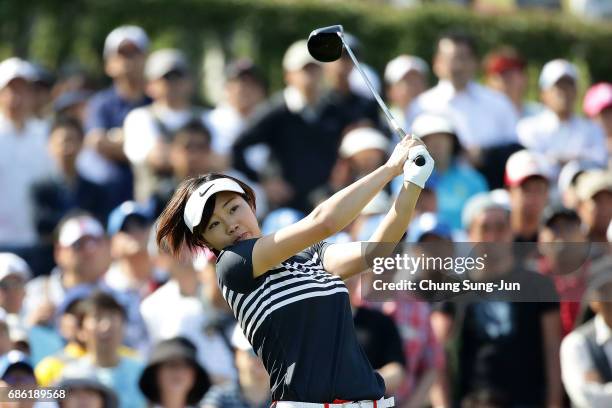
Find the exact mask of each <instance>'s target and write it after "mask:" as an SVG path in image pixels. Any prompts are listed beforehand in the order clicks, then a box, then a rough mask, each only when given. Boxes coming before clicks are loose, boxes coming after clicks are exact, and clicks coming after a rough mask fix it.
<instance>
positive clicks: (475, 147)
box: [407, 33, 517, 188]
mask: <svg viewBox="0 0 612 408" xmlns="http://www.w3.org/2000/svg"><path fill="white" fill-rule="evenodd" d="M477 69H478V56H477V50H476V43H475V41H474V39H473V38H472V37H470V36H468V35H466V34H463V33H447V34H443V35H442V36H441V37H440V39H439V40H438V43H437V47H436V52H435V56H434V62H433V70H434V73H435V74H436V76H437V77H438V78H439V82H438V84H437V85H436V86H435V87H433V88H431V89H430V90H428V91H427V92H425V93H423V94H421V95H420V96H419V97H418V98H417V100H416V101H415V102H414V103H413V104H412V105H411V107H410V109H409V112H408V114H407V117H408V122H409V124H412V121H413V120H414V119H415V118H416V116H417V115H419V114H420V113H423V112H426V113H435V114H438V115H442V116H445V117H447V118H448V119H449V120H450V121H451V122H452V123H453V124H454V126H455V128H456V132H457V136H458V138H459V141H460V142H461V145H462V146H463V148H465V149H466V150H467V152H468V153H469V156H470V158H471V160H472V162H473V164H475V165H476V168H477V169H478V170H479V171H480V172H481V173H482V174H483V175H485V176H486V177H487V182H488V184H489V186H490V187H491V188H497V187H500V186H501V185H502V184H503V182H502V180H503V168H501V166H499V163H500V162H505V161H506V159H507V157H508V156H509V155H510V153H512V151H514V150H516V147H515V143H516V132H515V127H516V122H517V114H516V111H515V109H514V107H513V106H512V103H510V101H509V100H508V98H507V97H506V96H504V95H502V94H500V93H499V92H497V91H493V90H491V89H489V88H486V87H484V86H482V85H479V84H478V83H476V82H475V81H474V77H475V75H476V71H477Z"/></svg>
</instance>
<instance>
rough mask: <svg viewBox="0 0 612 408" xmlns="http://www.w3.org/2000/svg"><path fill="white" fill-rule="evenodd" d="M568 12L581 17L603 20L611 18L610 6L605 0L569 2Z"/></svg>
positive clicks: (575, 0)
mask: <svg viewBox="0 0 612 408" xmlns="http://www.w3.org/2000/svg"><path fill="white" fill-rule="evenodd" d="M568 5H569V10H570V11H571V12H572V13H574V14H576V15H579V16H581V17H585V18H589V19H594V20H603V19H610V18H612V4H611V3H610V2H609V1H606V0H569V2H568Z"/></svg>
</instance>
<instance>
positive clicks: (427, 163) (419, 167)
mask: <svg viewBox="0 0 612 408" xmlns="http://www.w3.org/2000/svg"><path fill="white" fill-rule="evenodd" d="M420 160H422V161H423V164H418V163H417V161H420ZM433 168H434V160H433V158H432V157H431V156H430V155H429V152H428V151H427V148H425V146H424V145H417V146H412V147H411V148H410V150H409V151H408V159H407V160H406V161H405V162H404V181H408V182H410V183H413V184H416V185H417V186H419V187H421V188H425V183H426V182H427V179H428V178H429V176H431V173H432V171H433Z"/></svg>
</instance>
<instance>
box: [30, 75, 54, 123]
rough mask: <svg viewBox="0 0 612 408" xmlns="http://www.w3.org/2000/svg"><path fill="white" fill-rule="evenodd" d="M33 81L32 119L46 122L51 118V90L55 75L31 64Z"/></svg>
mask: <svg viewBox="0 0 612 408" xmlns="http://www.w3.org/2000/svg"><path fill="white" fill-rule="evenodd" d="M32 67H33V68H34V80H33V81H32V90H33V99H32V102H33V103H32V112H33V114H34V117H36V118H38V119H40V120H42V121H48V120H49V119H50V116H51V113H52V112H51V107H52V106H51V100H52V95H51V90H52V88H53V85H54V84H55V75H53V73H52V72H50V71H49V70H48V69H47V68H45V67H43V66H42V65H39V64H32Z"/></svg>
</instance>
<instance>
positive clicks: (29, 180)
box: [0, 58, 54, 247]
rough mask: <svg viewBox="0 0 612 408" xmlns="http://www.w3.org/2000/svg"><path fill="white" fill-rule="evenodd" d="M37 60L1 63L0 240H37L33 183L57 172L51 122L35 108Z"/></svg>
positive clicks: (9, 242) (25, 242)
mask: <svg viewBox="0 0 612 408" xmlns="http://www.w3.org/2000/svg"><path fill="white" fill-rule="evenodd" d="M34 79H35V71H34V69H33V67H32V65H31V64H30V63H29V62H27V61H24V60H22V59H19V58H9V59H7V60H4V61H3V62H2V63H0V197H2V199H0V245H3V246H6V247H23V246H30V245H33V244H35V243H36V240H37V234H36V229H35V226H34V218H33V214H32V212H33V209H32V200H31V198H30V189H31V187H32V185H33V184H34V183H36V182H37V181H40V180H42V179H43V178H45V177H47V176H48V175H49V174H50V173H53V169H54V166H53V162H52V160H51V157H50V156H49V154H48V152H47V132H48V129H47V125H46V124H45V123H44V122H42V121H40V120H38V119H36V118H34V116H33V112H32V107H33V106H32V102H33V100H32V98H33V94H32V92H33V91H32V83H31V82H32V81H33V80H34Z"/></svg>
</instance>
